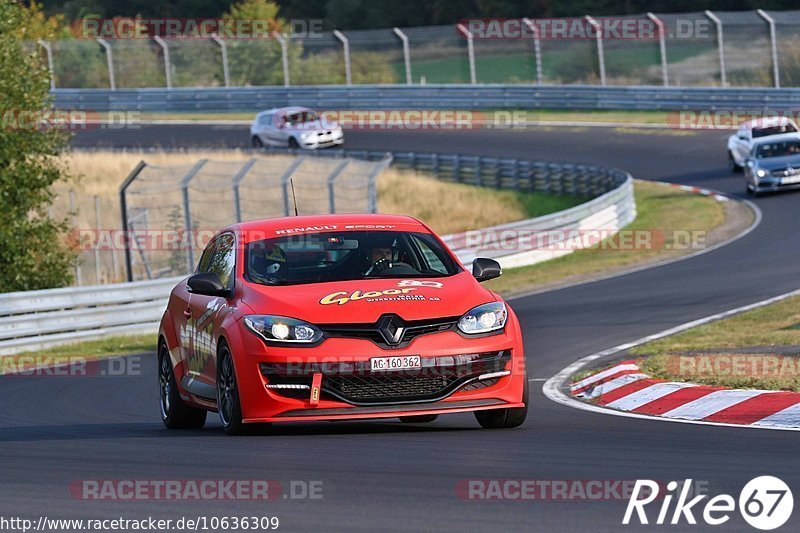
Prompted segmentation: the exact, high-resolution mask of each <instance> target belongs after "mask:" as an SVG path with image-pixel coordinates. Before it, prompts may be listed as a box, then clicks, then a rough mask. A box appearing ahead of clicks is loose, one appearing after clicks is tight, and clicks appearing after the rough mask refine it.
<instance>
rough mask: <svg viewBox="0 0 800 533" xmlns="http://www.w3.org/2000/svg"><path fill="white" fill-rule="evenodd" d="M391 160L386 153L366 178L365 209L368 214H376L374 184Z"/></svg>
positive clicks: (390, 154) (376, 201)
mask: <svg viewBox="0 0 800 533" xmlns="http://www.w3.org/2000/svg"><path fill="white" fill-rule="evenodd" d="M392 159H393V157H392V153H391V152H386V156H384V158H383V159H382V160H381V161H380V162H379V163H378V164H376V165H375V166H374V167H373V168H372V171H371V172H370V173H369V175H368V176H367V203H368V206H367V208H368V210H369V212H370V213H377V212H378V188H377V187H376V186H375V182H376V181H377V179H378V176H379V175H380V173H381V172H383V171H384V169H385V168H386V167H388V166H389V165H390V164H391V163H392Z"/></svg>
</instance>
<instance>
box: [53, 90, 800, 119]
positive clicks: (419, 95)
mask: <svg viewBox="0 0 800 533" xmlns="http://www.w3.org/2000/svg"><path fill="white" fill-rule="evenodd" d="M53 95H54V97H55V106H56V107H57V108H60V109H69V110H84V111H89V112H106V111H128V112H138V111H151V112H201V111H203V112H223V111H252V112H253V113H254V115H255V112H256V111H257V110H262V109H270V108H273V107H284V106H293V105H304V106H310V107H313V108H317V109H336V110H379V109H622V110H634V109H643V110H683V109H687V110H705V109H712V110H753V109H755V110H775V111H784V110H787V109H794V108H796V107H797V106H798V105H800V89H759V88H727V89H722V88H698V87H684V88H681V87H598V86H591V85H565V86H541V85H538V86H537V85H478V86H473V85H421V86H420V85H417V86H413V85H411V86H408V85H361V86H352V87H341V86H308V87H242V88H194V89H171V90H167V89H124V90H116V91H110V90H107V89H56V90H54V91H53Z"/></svg>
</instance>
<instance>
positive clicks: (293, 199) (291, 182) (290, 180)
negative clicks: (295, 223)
mask: <svg viewBox="0 0 800 533" xmlns="http://www.w3.org/2000/svg"><path fill="white" fill-rule="evenodd" d="M289 185H291V186H292V201H293V202H294V216H299V213H298V212H297V198H296V197H295V195H294V180H293V179H292V178H289Z"/></svg>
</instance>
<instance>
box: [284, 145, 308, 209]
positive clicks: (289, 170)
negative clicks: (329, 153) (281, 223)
mask: <svg viewBox="0 0 800 533" xmlns="http://www.w3.org/2000/svg"><path fill="white" fill-rule="evenodd" d="M305 160H306V156H301V157H298V158H297V159H295V160H294V161H293V162H292V164H291V165H289V168H287V169H286V172H284V173H283V175H281V190H282V191H283V214H284V216H287V217H288V216H289V178H291V177H292V173H293V172H294V171H295V170H297V169H298V168H299V167H300V165H302V164H303V161H305Z"/></svg>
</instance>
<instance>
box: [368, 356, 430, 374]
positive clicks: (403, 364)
mask: <svg viewBox="0 0 800 533" xmlns="http://www.w3.org/2000/svg"><path fill="white" fill-rule="evenodd" d="M369 362H370V365H369V366H370V368H371V369H372V371H373V372H385V371H387V370H411V369H414V368H422V360H421V359H420V357H419V356H418V355H404V356H400V357H373V358H372V359H370V360H369Z"/></svg>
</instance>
